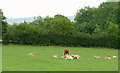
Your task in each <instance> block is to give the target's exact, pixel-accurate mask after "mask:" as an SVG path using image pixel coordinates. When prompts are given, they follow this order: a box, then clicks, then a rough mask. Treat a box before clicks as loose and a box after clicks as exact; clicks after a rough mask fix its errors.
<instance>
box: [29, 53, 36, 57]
mask: <svg viewBox="0 0 120 73" xmlns="http://www.w3.org/2000/svg"><path fill="white" fill-rule="evenodd" d="M35 54H36V53H35V52H33V53H28V56H35Z"/></svg>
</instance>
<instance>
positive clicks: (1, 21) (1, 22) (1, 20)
mask: <svg viewBox="0 0 120 73" xmlns="http://www.w3.org/2000/svg"><path fill="white" fill-rule="evenodd" d="M5 19H6V17H5V16H3V12H2V10H1V9H0V28H2V36H3V34H4V33H6V32H7V26H8V24H7V22H5V21H4V20H5ZM1 26H2V27H1Z"/></svg>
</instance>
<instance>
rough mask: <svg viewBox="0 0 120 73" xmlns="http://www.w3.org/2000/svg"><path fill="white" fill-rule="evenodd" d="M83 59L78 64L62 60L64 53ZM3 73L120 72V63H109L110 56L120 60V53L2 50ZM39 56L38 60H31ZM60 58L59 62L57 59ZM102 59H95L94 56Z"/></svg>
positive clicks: (29, 48) (16, 47)
mask: <svg viewBox="0 0 120 73" xmlns="http://www.w3.org/2000/svg"><path fill="white" fill-rule="evenodd" d="M66 48H68V49H69V50H70V54H78V55H80V56H81V58H80V59H78V60H62V59H61V56H62V54H63V51H64V49H66ZM2 52H3V55H2V57H3V58H2V60H3V61H2V67H3V68H2V70H3V71H118V59H111V60H105V59H104V57H105V56H106V54H111V55H112V56H113V55H116V56H118V50H116V49H105V48H82V47H60V46H23V45H3V46H2ZM30 52H36V55H35V56H28V55H27V54H28V53H30ZM54 54H57V55H58V58H53V55H54ZM95 55H97V56H101V59H94V56H95Z"/></svg>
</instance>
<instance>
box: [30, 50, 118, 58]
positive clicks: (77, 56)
mask: <svg viewBox="0 0 120 73" xmlns="http://www.w3.org/2000/svg"><path fill="white" fill-rule="evenodd" d="M35 54H36V53H35V52H33V53H28V56H35ZM53 57H54V58H58V55H54V56H53ZM94 58H95V59H101V57H100V56H94ZM112 58H113V59H116V58H117V56H113V57H112ZM61 59H80V56H79V55H73V54H72V55H69V50H68V49H65V50H64V53H63V56H61ZM104 59H111V56H110V54H107V55H106V57H105V58H104Z"/></svg>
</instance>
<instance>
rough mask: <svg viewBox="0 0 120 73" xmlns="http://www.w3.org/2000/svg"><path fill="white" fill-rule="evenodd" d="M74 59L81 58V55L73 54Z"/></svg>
mask: <svg viewBox="0 0 120 73" xmlns="http://www.w3.org/2000/svg"><path fill="white" fill-rule="evenodd" d="M72 57H73V59H79V58H80V56H79V55H72Z"/></svg>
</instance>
